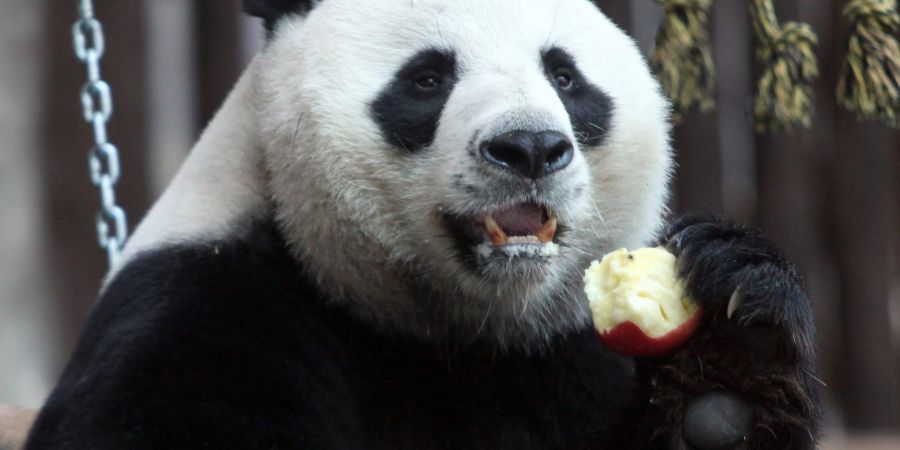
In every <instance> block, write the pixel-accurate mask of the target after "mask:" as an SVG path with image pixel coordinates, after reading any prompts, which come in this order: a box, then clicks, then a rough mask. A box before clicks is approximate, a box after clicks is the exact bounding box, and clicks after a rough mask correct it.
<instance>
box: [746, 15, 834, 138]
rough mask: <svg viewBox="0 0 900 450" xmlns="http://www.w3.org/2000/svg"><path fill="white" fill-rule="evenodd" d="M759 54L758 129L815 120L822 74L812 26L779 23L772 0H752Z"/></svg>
mask: <svg viewBox="0 0 900 450" xmlns="http://www.w3.org/2000/svg"><path fill="white" fill-rule="evenodd" d="M750 12H751V16H752V18H753V28H754V31H755V32H756V40H757V50H756V55H757V58H758V59H759V61H760V62H761V63H762V65H763V70H762V78H761V79H760V81H759V85H758V88H757V93H756V99H755V101H754V104H753V116H754V121H755V123H756V131H757V132H759V133H765V132H776V131H781V130H786V129H788V130H789V129H791V128H793V127H795V126H803V127H809V126H810V124H811V122H812V119H811V118H812V101H813V88H812V83H813V81H814V80H815V79H816V78H817V77H818V76H819V69H818V67H817V63H816V55H815V53H814V52H813V47H814V46H815V45H816V43H817V39H816V35H815V33H814V32H813V30H812V28H811V27H810V26H809V25H807V24H803V23H797V22H787V23H785V24H784V25H779V23H778V18H777V17H776V16H775V8H774V6H773V5H772V0H751V2H750Z"/></svg>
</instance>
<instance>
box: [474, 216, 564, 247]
mask: <svg viewBox="0 0 900 450" xmlns="http://www.w3.org/2000/svg"><path fill="white" fill-rule="evenodd" d="M544 215H545V216H546V218H547V219H546V220H545V221H543V223H542V225H541V227H540V229H537V230H535V231H534V232H533V233H530V234H524V235H513V236H511V235H509V234H508V233H507V232H506V231H505V230H504V229H503V227H502V226H501V225H500V224H499V223H498V222H497V220H496V219H495V218H494V216H493V215H488V216H485V218H484V230H485V232H486V233H487V236H488V239H489V240H490V241H491V243H492V244H494V245H510V244H546V243H548V242H551V241H553V238H554V237H555V236H556V230H557V227H558V225H559V220H558V219H557V218H556V215H555V214H553V212H552V211H551V210H549V209H545V210H544Z"/></svg>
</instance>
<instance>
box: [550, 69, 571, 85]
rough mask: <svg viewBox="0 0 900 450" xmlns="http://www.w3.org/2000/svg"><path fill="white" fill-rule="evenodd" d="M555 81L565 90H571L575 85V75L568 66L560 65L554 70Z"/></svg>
mask: <svg viewBox="0 0 900 450" xmlns="http://www.w3.org/2000/svg"><path fill="white" fill-rule="evenodd" d="M553 82H554V83H556V87H557V88H559V89H561V90H563V91H570V90H572V88H574V87H575V76H574V75H573V74H572V70H571V69H569V68H568V67H560V68H558V69H556V70H555V71H554V72H553Z"/></svg>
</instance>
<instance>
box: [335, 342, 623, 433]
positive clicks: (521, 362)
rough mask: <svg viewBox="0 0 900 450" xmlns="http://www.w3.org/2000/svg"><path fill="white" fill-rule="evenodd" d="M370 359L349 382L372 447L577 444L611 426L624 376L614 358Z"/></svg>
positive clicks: (390, 356)
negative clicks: (610, 360) (608, 362)
mask: <svg viewBox="0 0 900 450" xmlns="http://www.w3.org/2000/svg"><path fill="white" fill-rule="evenodd" d="M369 356H370V358H369V359H368V361H364V363H363V364H360V365H359V366H357V367H358V371H357V372H356V373H353V374H351V375H350V377H349V381H350V382H351V385H353V386H354V389H353V390H354V391H355V397H356V400H357V405H358V407H359V416H360V422H361V424H362V428H363V429H364V430H365V434H366V435H367V438H366V440H367V441H368V442H369V443H370V444H371V443H376V442H377V443H378V445H376V446H373V447H372V448H385V449H387V448H390V449H418V450H428V449H482V448H483V449H505V448H510V449H517V450H522V449H538V448H540V449H552V448H560V449H562V448H567V449H571V448H577V447H580V446H581V445H583V444H584V442H585V441H586V440H588V439H589V438H590V437H591V436H596V435H597V434H599V433H601V432H602V430H603V429H604V426H605V425H606V420H607V412H608V411H609V410H610V409H611V408H614V407H615V405H616V404H618V403H619V402H620V401H621V399H620V398H619V396H620V395H621V390H620V387H619V386H618V385H617V382H616V380H617V378H618V379H621V378H622V377H624V376H625V374H624V372H622V371H619V370H618V368H617V367H616V365H615V364H611V365H606V364H602V363H601V364H597V360H594V361H593V363H592V364H582V363H580V362H579V360H578V359H577V358H580V357H584V358H588V359H590V358H591V355H587V354H585V355H570V356H571V357H572V359H570V358H529V357H524V356H521V357H515V356H503V357H499V356H493V355H492V356H487V355H486V356H485V357H480V356H472V355H465V356H462V357H459V356H458V355H457V356H455V357H449V358H430V357H421V355H419V357H412V358H408V357H406V356H405V354H404V353H402V352H389V354H380V355H378V354H377V353H376V354H372V353H370V354H369ZM372 358H381V360H379V361H375V360H373V359H372ZM617 390H618V392H617Z"/></svg>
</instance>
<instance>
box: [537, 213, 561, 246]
mask: <svg viewBox="0 0 900 450" xmlns="http://www.w3.org/2000/svg"><path fill="white" fill-rule="evenodd" d="M558 224H559V221H558V220H557V219H556V216H550V218H549V219H547V222H546V223H544V226H543V227H541V231H538V232H537V235H536V236H537V238H538V240H539V241H541V244H546V243H548V242H551V241H553V236H556V227H557V225H558Z"/></svg>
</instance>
